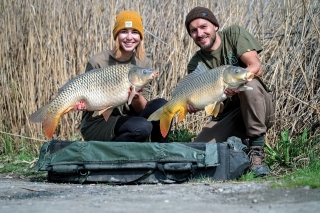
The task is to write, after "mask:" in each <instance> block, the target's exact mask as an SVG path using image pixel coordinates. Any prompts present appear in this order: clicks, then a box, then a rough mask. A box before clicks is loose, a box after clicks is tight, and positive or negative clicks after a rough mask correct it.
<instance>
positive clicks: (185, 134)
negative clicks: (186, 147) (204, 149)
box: [168, 129, 196, 142]
mask: <svg viewBox="0 0 320 213" xmlns="http://www.w3.org/2000/svg"><path fill="white" fill-rule="evenodd" d="M195 136H196V134H194V133H191V132H190V131H189V130H188V129H182V130H178V129H176V130H174V131H172V132H170V134H169V136H168V137H169V142H191V141H192V139H193V138H194V137H195Z"/></svg>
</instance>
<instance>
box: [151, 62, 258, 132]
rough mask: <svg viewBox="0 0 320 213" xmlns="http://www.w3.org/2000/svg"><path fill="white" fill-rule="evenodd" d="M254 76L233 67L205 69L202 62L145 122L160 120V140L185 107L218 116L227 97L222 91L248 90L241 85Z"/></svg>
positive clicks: (185, 110)
mask: <svg viewBox="0 0 320 213" xmlns="http://www.w3.org/2000/svg"><path fill="white" fill-rule="evenodd" d="M253 77H254V74H253V73H251V72H249V71H247V70H246V69H244V68H241V67H236V66H232V65H223V66H220V67H217V68H214V69H208V68H207V67H206V65H205V64H204V63H203V62H199V64H198V66H197V68H196V69H195V70H194V71H193V72H192V73H190V74H188V75H186V76H185V77H184V78H183V79H182V80H181V81H179V83H178V85H177V87H176V88H175V89H174V91H173V92H172V98H171V100H169V101H168V102H167V103H166V104H165V105H164V106H163V107H161V108H159V109H158V110H157V111H155V112H154V113H152V114H151V115H150V116H149V118H148V121H156V120H160V131H161V134H162V136H163V137H165V136H167V134H168V132H169V128H170V125H171V122H172V119H173V117H174V115H175V114H176V113H179V116H178V121H182V120H183V119H184V117H185V116H186V115H187V113H188V109H187V104H190V105H192V106H193V107H194V108H197V109H199V110H203V109H205V111H206V114H207V115H213V116H215V117H216V116H217V115H218V113H219V110H220V103H221V102H222V101H224V100H225V99H226V98H227V96H226V95H225V93H224V91H225V90H226V89H227V88H229V89H238V90H240V91H244V90H251V89H252V87H248V86H246V85H244V84H245V83H246V82H248V81H251V80H252V79H253Z"/></svg>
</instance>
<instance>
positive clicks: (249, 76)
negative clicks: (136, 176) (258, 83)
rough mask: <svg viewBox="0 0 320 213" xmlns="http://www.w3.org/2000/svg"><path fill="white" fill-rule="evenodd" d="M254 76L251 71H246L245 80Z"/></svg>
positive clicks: (249, 79)
mask: <svg viewBox="0 0 320 213" xmlns="http://www.w3.org/2000/svg"><path fill="white" fill-rule="evenodd" d="M253 78H254V74H253V73H252V72H247V75H246V80H247V81H251V80H252V79H253Z"/></svg>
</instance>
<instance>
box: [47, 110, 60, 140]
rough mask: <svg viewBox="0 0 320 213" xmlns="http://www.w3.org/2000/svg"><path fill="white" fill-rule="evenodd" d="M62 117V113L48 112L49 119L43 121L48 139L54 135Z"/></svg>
mask: <svg viewBox="0 0 320 213" xmlns="http://www.w3.org/2000/svg"><path fill="white" fill-rule="evenodd" d="M60 117H61V114H60V115H55V114H51V113H48V114H47V120H46V121H45V122H44V123H43V130H44V132H45V134H46V136H47V138H48V139H51V138H52V135H53V133H54V131H55V130H56V128H57V126H58V122H59V120H60Z"/></svg>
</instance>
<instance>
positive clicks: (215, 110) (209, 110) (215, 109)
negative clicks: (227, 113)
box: [204, 102, 220, 117]
mask: <svg viewBox="0 0 320 213" xmlns="http://www.w3.org/2000/svg"><path fill="white" fill-rule="evenodd" d="M204 109H205V111H206V114H207V115H213V116H214V117H217V115H218V114H219V111H220V103H217V102H216V103H213V104H209V105H207V106H205V108H204Z"/></svg>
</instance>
